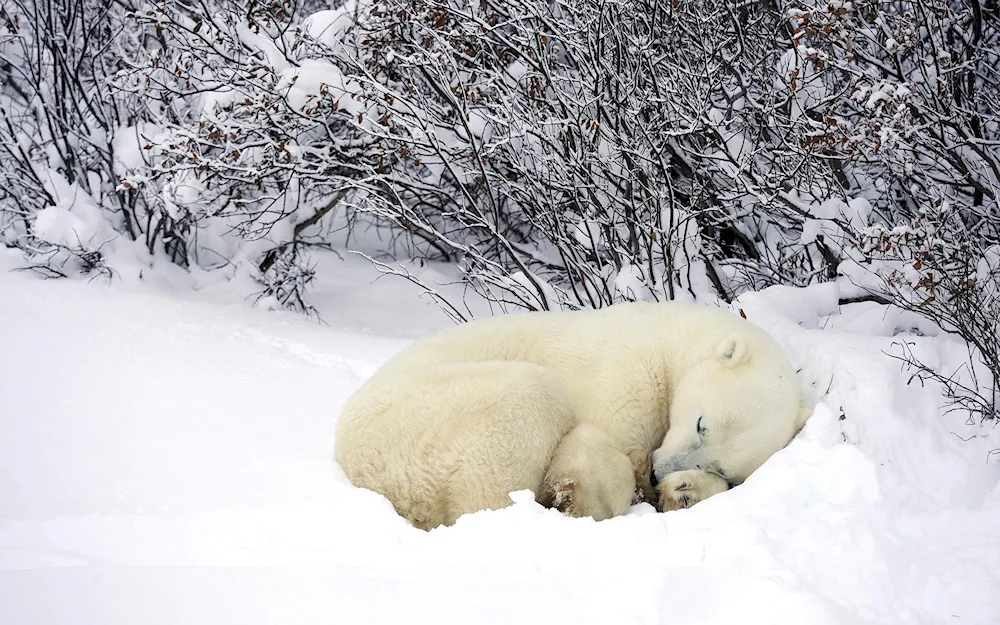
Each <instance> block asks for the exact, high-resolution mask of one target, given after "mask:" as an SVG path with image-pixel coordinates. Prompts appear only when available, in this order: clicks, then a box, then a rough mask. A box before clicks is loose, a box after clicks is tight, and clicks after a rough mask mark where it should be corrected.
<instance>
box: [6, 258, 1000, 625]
mask: <svg viewBox="0 0 1000 625" xmlns="http://www.w3.org/2000/svg"><path fill="white" fill-rule="evenodd" d="M5 258H6V256H3V255H0V267H2V266H3V263H4V259H5ZM385 284H391V283H383V282H379V283H378V284H377V285H376V286H374V287H368V291H366V293H367V295H364V296H360V294H361V293H362V290H359V291H357V293H358V294H359V297H358V298H356V299H354V300H351V299H350V296H349V294H350V293H351V290H350V289H346V290H345V298H346V303H345V301H341V302H340V305H341V306H344V307H347V308H349V307H350V306H351V305H352V304H351V302H353V305H354V306H356V307H357V310H356V311H355V313H354V314H348V313H347V312H344V310H342V311H341V313H338V314H336V315H333V317H334V318H335V322H334V323H332V324H331V326H324V325H320V324H317V323H315V322H313V321H310V320H308V319H305V318H302V317H297V316H294V315H292V314H290V313H284V312H266V311H263V310H260V309H253V308H250V307H248V306H246V305H238V306H224V305H220V304H218V303H207V302H205V301H195V300H193V297H192V296H187V297H186V298H185V299H181V298H177V297H170V296H167V295H164V294H160V293H153V292H150V291H139V290H136V288H135V287H130V288H128V289H126V288H114V289H106V288H95V287H93V286H87V285H85V284H80V283H74V282H58V283H55V282H44V281H39V280H36V279H33V278H32V277H30V276H28V275H25V274H11V273H8V272H6V271H4V272H2V273H0V288H2V289H3V292H4V298H3V299H0V320H2V323H0V354H2V358H0V405H2V406H3V411H2V412H0V475H3V476H4V477H3V479H2V480H0V622H3V623H69V622H72V623H79V624H83V623H95V624H96V623H100V624H101V625H113V624H116V623H128V624H130V625H133V624H136V623H141V624H143V625H149V624H152V623H186V624H190V623H212V624H221V623H239V624H240V625H245V624H248V623H278V622H281V623H296V624H301V623H312V622H316V623H330V622H335V623H365V624H374V623H392V624H394V625H395V624H398V623H400V622H406V623H424V622H427V623H435V624H440V623H494V622H496V623H547V624H551V623H649V624H654V623H741V624H744V625H747V624H753V623H789V624H792V623H795V624H799V623H810V624H821V625H825V624H833V623H845V624H848V623H849V624H859V623H886V624H889V623H892V624H896V623H945V622H948V623H951V622H963V623H990V622H997V621H998V619H1000V598H998V596H997V594H996V592H995V591H996V588H997V584H998V579H997V576H998V566H997V563H998V562H1000V537H998V535H997V532H996V525H997V520H998V519H1000V489H998V481H1000V465H998V462H997V460H998V458H997V455H996V454H993V455H991V454H990V451H991V450H993V449H996V448H998V447H1000V430H994V429H991V428H988V427H984V428H980V427H979V426H978V425H966V424H965V423H964V421H963V418H962V416H961V415H958V414H952V415H944V416H943V415H942V414H941V410H940V409H939V408H938V406H939V404H940V403H941V398H940V396H939V395H937V394H936V392H935V390H934V389H933V388H930V387H927V388H921V387H919V385H914V384H910V385H907V378H908V375H907V374H906V373H905V372H902V371H900V368H899V365H898V363H897V362H896V361H893V360H892V359H890V358H888V357H887V356H885V355H884V354H883V352H884V351H889V350H890V349H891V346H892V341H893V340H898V339H899V338H901V337H903V336H905V338H907V340H911V341H914V342H915V343H916V348H917V349H920V350H923V352H922V353H927V354H933V355H935V356H936V357H937V358H939V361H940V363H941V366H942V367H950V366H953V365H954V364H955V363H956V360H955V359H957V358H959V357H960V355H961V350H955V349H953V348H954V347H955V344H954V343H952V342H950V340H949V339H946V338H943V337H915V336H907V335H899V336H895V337H894V336H892V334H894V333H895V330H893V332H892V333H890V332H889V329H888V326H886V325H885V324H884V323H882V322H879V321H878V320H877V319H875V318H874V317H873V316H872V313H873V311H872V309H871V305H851V306H846V307H843V308H838V307H837V305H836V287H834V286H824V287H821V288H816V289H806V290H794V289H771V290H768V291H765V292H763V293H757V294H748V295H746V296H744V297H743V298H742V299H741V300H740V302H739V306H740V307H741V308H742V309H743V310H744V312H745V313H746V314H747V316H748V317H749V318H750V319H751V320H752V321H755V322H757V323H760V324H761V325H762V326H764V327H765V328H767V329H769V330H770V331H772V332H773V333H774V334H775V335H776V336H777V337H778V338H779V340H780V341H781V342H782V343H783V344H785V345H786V346H787V348H788V349H789V352H790V353H791V355H792V358H793V360H794V362H795V363H796V365H797V366H798V367H800V368H801V369H802V376H803V379H805V380H806V381H807V382H809V383H811V385H812V388H813V389H814V394H815V398H816V400H817V401H818V406H817V410H816V414H815V416H814V417H813V418H812V419H811V420H810V422H809V424H808V425H807V427H806V428H805V430H804V431H803V432H802V433H801V434H800V436H799V437H798V438H797V439H796V440H795V441H793V443H792V444H791V445H790V446H789V447H788V448H787V449H785V450H783V451H782V452H780V453H779V454H777V455H776V456H774V457H773V458H772V459H771V460H770V461H769V462H767V463H766V464H765V465H764V466H763V467H762V468H761V469H760V470H759V471H757V472H756V473H755V474H754V475H753V476H751V478H750V479H749V480H748V481H747V482H746V483H745V484H744V485H742V486H740V487H738V488H736V489H734V490H732V491H730V492H729V493H725V494H723V495H720V496H717V497H714V498H712V499H710V500H708V501H705V502H703V503H701V504H699V505H697V506H695V507H694V508H692V509H690V510H681V511H677V512H671V513H668V514H657V513H655V511H653V509H652V508H651V507H649V506H648V505H645V504H643V505H639V506H635V507H634V508H633V510H632V511H631V513H630V514H629V515H627V516H625V517H621V518H617V519H612V520H609V521H606V522H602V523H594V522H593V521H590V520H588V519H569V518H565V517H562V516H560V515H559V514H557V513H555V512H554V511H551V510H545V509H542V508H541V507H539V506H538V505H536V504H535V503H534V501H533V499H532V497H531V496H530V494H528V493H516V494H515V497H516V499H517V501H518V503H517V504H516V505H514V506H512V507H510V508H508V509H506V510H501V511H496V512H484V513H479V514H475V515H470V516H466V517H464V518H462V519H461V520H460V521H459V522H458V524H457V525H456V526H455V527H452V528H442V529H438V530H435V531H432V532H429V533H424V532H421V531H419V530H415V529H413V528H411V527H409V526H408V525H407V524H406V523H405V522H404V521H402V520H401V519H400V518H399V517H397V516H396V515H395V514H394V512H393V510H392V508H391V506H390V505H389V504H388V503H387V502H386V501H385V500H384V499H383V498H381V497H380V496H378V495H375V494H374V493H371V492H367V491H362V490H359V489H356V488H354V487H352V486H351V485H350V484H349V483H347V481H346V480H345V478H344V477H343V475H342V473H341V472H340V470H339V469H338V467H337V466H336V464H335V463H334V462H333V460H332V449H333V433H334V428H335V422H336V418H337V414H338V410H339V406H340V405H341V403H342V402H343V401H344V399H345V398H346V397H347V396H348V394H349V393H350V392H351V391H352V390H353V389H354V388H356V387H357V386H358V385H359V384H360V383H361V382H362V380H364V379H365V378H366V377H367V376H368V375H370V374H371V372H372V371H373V370H374V369H375V368H376V367H377V366H378V365H379V364H380V363H381V362H383V361H384V360H385V359H386V358H388V357H390V356H391V355H392V354H393V353H395V352H396V351H397V350H399V349H401V348H402V347H403V346H404V345H405V344H406V343H407V341H406V340H402V339H388V338H379V337H378V336H373V335H371V334H367V335H366V334H362V333H360V332H358V331H357V330H351V329H350V326H351V324H357V325H361V324H364V325H366V326H369V327H368V329H367V330H366V331H368V332H374V333H376V334H378V333H382V334H387V335H388V334H392V335H398V334H399V328H398V323H399V319H400V318H405V317H406V315H409V317H410V318H412V319H413V323H419V324H421V325H420V326H419V327H420V328H421V329H420V333H426V332H427V331H429V330H430V329H431V326H433V325H434V324H439V325H440V326H443V325H445V324H447V323H448V322H447V321H446V319H445V318H444V316H443V315H441V316H440V317H435V321H433V322H431V321H429V319H430V317H427V316H426V314H427V313H426V312H424V309H419V308H418V307H412V306H407V305H404V302H406V301H414V302H415V301H417V300H415V299H413V298H410V297H406V296H400V293H399V292H396V291H394V289H395V287H391V286H385ZM379 293H381V295H379ZM393 295H395V297H393ZM199 297H202V298H204V299H207V298H208V297H210V294H209V293H202V294H201V295H199ZM321 301H325V300H322V298H321ZM331 301H332V300H331ZM389 302H392V303H393V304H394V306H393V307H392V308H394V311H393V313H394V314H396V315H397V317H390V316H387V315H388V313H386V312H384V309H388V308H390V307H389V306H388V305H387V303H389ZM327 303H329V302H327ZM331 305H332V304H331ZM372 313H378V314H372ZM904 325H905V324H904ZM970 436H972V438H971V439H969V440H968V441H966V442H963V441H962V440H960V437H961V438H968V437H970Z"/></svg>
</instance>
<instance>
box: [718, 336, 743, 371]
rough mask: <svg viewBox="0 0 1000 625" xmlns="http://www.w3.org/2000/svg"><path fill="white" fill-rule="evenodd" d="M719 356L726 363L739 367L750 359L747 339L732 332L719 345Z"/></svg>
mask: <svg viewBox="0 0 1000 625" xmlns="http://www.w3.org/2000/svg"><path fill="white" fill-rule="evenodd" d="M717 354H718V357H719V360H721V361H722V362H723V363H724V364H725V365H727V366H729V367H737V366H739V365H742V364H744V363H746V362H747V361H749V360H750V350H749V349H748V348H747V341H746V339H745V338H743V336H741V335H739V334H730V335H729V336H727V337H726V338H725V339H723V341H722V343H720V344H719V347H718V352H717Z"/></svg>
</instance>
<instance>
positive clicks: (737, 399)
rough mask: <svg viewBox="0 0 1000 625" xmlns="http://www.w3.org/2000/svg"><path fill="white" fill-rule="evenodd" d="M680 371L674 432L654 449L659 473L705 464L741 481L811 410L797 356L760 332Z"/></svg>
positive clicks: (737, 337) (736, 337) (718, 347)
mask: <svg viewBox="0 0 1000 625" xmlns="http://www.w3.org/2000/svg"><path fill="white" fill-rule="evenodd" d="M677 378H678V379H677V380H676V381H675V384H674V389H673V392H672V398H671V404H670V423H669V428H668V430H667V435H666V436H665V437H664V439H663V444H662V445H660V448H659V449H657V450H656V451H655V452H654V453H653V478H654V480H655V481H661V480H662V479H663V477H664V476H665V475H667V474H669V473H673V472H675V471H686V470H692V469H700V470H702V471H706V472H708V473H714V474H716V475H718V476H719V477H722V478H723V479H725V480H726V481H727V482H729V484H730V486H734V485H736V484H740V483H742V482H743V481H744V480H745V479H746V478H747V477H748V476H749V475H750V474H751V473H753V472H754V471H755V470H756V469H757V468H758V467H760V466H761V465H762V464H764V461H765V460H767V459H768V458H769V457H771V455H773V454H774V453H775V452H777V451H778V450H780V449H782V448H783V447H785V445H787V444H788V443H789V441H791V439H792V438H793V437H794V436H795V434H796V433H797V432H798V431H799V429H801V427H802V426H803V424H804V423H805V420H806V419H807V418H808V416H809V411H808V410H806V409H805V408H804V407H803V406H802V405H801V403H800V401H801V400H800V396H801V391H800V387H799V382H798V380H797V379H796V376H795V371H794V369H793V368H792V365H791V363H790V362H789V361H788V359H787V357H786V356H785V354H784V352H783V351H782V350H781V348H780V346H778V344H777V343H776V342H775V341H773V339H771V338H770V337H769V336H760V335H759V333H757V332H754V333H734V334H732V335H730V336H727V337H726V338H724V339H723V340H722V341H721V342H719V343H717V344H715V345H714V346H713V347H712V348H711V349H710V350H709V353H708V354H707V355H706V357H704V358H702V359H701V360H700V361H699V362H697V363H696V364H694V365H693V366H689V367H686V368H685V370H684V371H683V372H682V373H681V374H680V375H679V376H677Z"/></svg>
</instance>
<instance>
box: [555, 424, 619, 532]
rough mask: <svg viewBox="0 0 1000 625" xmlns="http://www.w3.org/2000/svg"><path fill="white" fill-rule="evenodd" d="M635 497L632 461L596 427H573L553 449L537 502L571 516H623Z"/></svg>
mask: <svg viewBox="0 0 1000 625" xmlns="http://www.w3.org/2000/svg"><path fill="white" fill-rule="evenodd" d="M635 494H636V481H635V469H634V467H633V464H632V461H631V460H629V457H628V456H626V455H625V454H624V453H622V452H621V451H619V450H618V449H617V448H616V447H615V446H614V443H613V441H612V440H611V438H610V437H608V435H607V434H605V433H604V432H603V431H602V430H601V429H600V428H598V427H597V426H594V425H591V424H588V423H584V424H581V425H578V426H577V427H575V428H573V430H572V431H571V432H570V433H569V434H567V435H566V436H565V438H563V440H562V442H560V443H559V447H558V448H557V449H556V453H555V455H554V456H553V458H552V464H551V465H550V466H549V469H548V471H547V472H546V475H545V480H544V481H543V483H542V490H541V493H539V495H538V497H537V501H538V502H539V503H541V504H542V505H544V506H547V507H551V508H556V509H557V510H560V511H561V512H563V513H565V514H567V515H569V516H573V517H592V518H593V519H594V520H596V521H603V520H604V519H609V518H611V517H614V516H619V515H622V514H625V513H626V512H627V511H628V509H629V506H631V505H632V503H633V501H634V498H635Z"/></svg>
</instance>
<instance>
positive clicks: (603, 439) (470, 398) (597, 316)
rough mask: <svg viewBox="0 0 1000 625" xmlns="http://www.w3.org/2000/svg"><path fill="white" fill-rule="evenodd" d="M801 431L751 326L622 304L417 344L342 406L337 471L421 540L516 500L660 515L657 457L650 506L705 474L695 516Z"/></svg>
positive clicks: (780, 357)
mask: <svg viewBox="0 0 1000 625" xmlns="http://www.w3.org/2000/svg"><path fill="white" fill-rule="evenodd" d="M699 416H703V420H702V421H703V424H704V425H707V427H708V430H707V432H708V433H707V435H706V436H705V438H704V439H702V438H701V437H699V436H697V431H696V422H697V419H698V417H699ZM798 416H799V387H798V384H797V383H796V381H795V378H794V372H793V370H792V368H791V365H790V364H789V363H788V360H787V358H786V357H785V355H784V353H783V352H782V350H781V348H780V347H779V346H778V345H777V343H776V342H775V341H774V340H773V339H771V338H770V337H769V336H768V335H766V334H765V333H764V332H763V331H761V330H760V329H758V328H757V327H756V326H754V325H752V324H750V323H749V322H747V321H745V320H744V319H742V318H740V317H739V316H738V315H735V314H733V313H731V312H729V311H723V310H719V309H715V308H710V307H707V306H699V305H692V304H680V303H632V304H619V305H616V306H612V307H610V308H605V309H601V310H588V311H576V312H544V313H529V314H523V315H514V316H504V317H494V318H489V319H484V320H479V321H474V322H471V323H467V324H464V325H461V326H458V327H456V328H453V329H450V330H446V331H444V332H441V333H439V334H436V335H434V336H431V337H428V338H426V339H424V340H422V341H418V342H417V343H415V344H413V345H412V346H410V347H409V348H407V349H405V350H404V351H402V352H401V353H400V354H398V355H397V356H396V357H395V358H393V359H392V360H391V361H389V362H388V363H386V365H385V366H383V367H382V368H381V369H380V370H379V371H378V372H376V373H375V375H374V376H372V378H371V379H369V380H368V381H367V382H366V383H365V384H364V385H363V386H362V388H361V389H359V390H358V391H357V392H356V393H355V394H354V395H353V396H351V398H350V399H349V400H348V402H347V403H346V404H345V406H344V409H343V413H342V415H341V418H340V422H339V424H338V427H337V440H336V459H337V461H338V462H339V463H340V465H341V466H342V467H343V469H344V471H345V473H346V474H347V476H348V478H349V479H350V480H351V481H352V482H353V483H354V484H355V485H357V486H360V487H363V488H368V489H371V490H374V491H376V492H378V493H381V494H382V495H384V496H385V497H386V498H388V499H389V501H390V502H392V504H393V506H394V507H395V508H396V510H397V512H399V514H401V515H402V516H404V517H406V518H407V519H409V520H410V521H411V522H412V523H413V524H414V525H416V526H417V527H421V528H425V529H430V528H433V527H436V526H438V525H442V524H443V525H450V524H452V523H454V522H455V520H456V519H457V518H458V517H459V516H460V515H462V514H465V513H469V512H475V511H477V510H482V509H496V508H501V507H504V506H506V505H509V504H510V499H509V497H508V493H510V492H511V491H515V490H524V489H527V490H531V491H533V492H535V493H537V494H538V499H539V501H542V502H544V503H546V504H548V505H553V506H555V507H557V508H559V509H561V510H563V511H565V512H567V513H569V514H573V515H576V516H591V517H594V518H595V519H598V520H600V519H604V518H609V517H611V516H616V515H619V514H622V513H624V512H625V511H626V510H627V509H628V507H629V505H630V504H631V503H633V501H635V499H636V497H637V496H641V497H645V498H646V499H647V500H650V501H655V500H656V498H657V497H658V496H657V493H655V492H654V491H653V489H652V487H651V485H650V474H651V454H652V452H653V450H654V449H657V447H659V449H658V450H657V452H656V456H655V458H654V462H655V464H656V471H657V477H659V478H661V491H662V489H663V488H665V487H666V485H670V486H671V487H675V486H677V485H679V484H680V483H681V482H678V484H674V482H675V481H677V480H674V479H672V478H671V479H664V478H666V477H667V476H666V475H665V474H664V473H663V472H664V471H666V470H667V469H668V468H670V469H671V470H675V471H680V470H694V471H695V472H702V473H704V472H705V471H708V473H705V475H708V476H709V478H710V479H705V480H700V479H699V480H687V481H689V482H692V483H694V482H698V485H696V486H697V488H696V489H695V490H696V491H697V492H694V491H692V492H691V493H688V495H689V496H688V500H689V501H697V500H699V499H703V498H705V497H707V496H710V495H712V494H715V493H716V492H719V489H720V486H719V484H720V482H721V484H726V482H727V480H728V481H731V482H734V483H738V482H740V481H742V480H743V479H745V478H746V476H747V475H749V474H750V472H752V471H753V470H754V469H756V468H757V467H758V466H759V465H760V464H761V463H763V461H764V460H765V459H766V458H767V457H769V456H770V455H771V454H773V453H774V452H776V451H778V450H779V449H781V448H782V447H784V446H785V445H786V444H787V443H788V441H789V440H790V439H791V438H792V436H793V435H794V434H795V432H796V431H797V428H798V427H799V426H800V425H801V423H800V422H799V421H798ZM668 424H669V425H670V433H669V435H667V436H666V439H664V434H665V433H666V432H667V427H668ZM696 438H697V440H696ZM661 442H662V443H663V444H662V446H661ZM698 460H701V461H702V462H701V463H699V462H697V461H698ZM688 465H691V466H688ZM695 465H700V467H701V468H697V467H696V466H695ZM674 467H676V468H674ZM719 469H722V470H724V471H726V473H727V479H726V480H721V479H720V478H717V477H716V476H714V475H712V472H717V471H718V470H719ZM730 472H731V473H730ZM702 482H704V484H705V485H704V486H702V485H700V484H701V483H702ZM689 487H690V485H689ZM689 489H690V488H689ZM637 493H638V494H637ZM659 497H660V498H661V499H663V500H664V501H672V499H671V497H673V491H671V492H669V493H668V492H666V491H662V492H661V493H660V495H659ZM679 498H680V497H678V499H679Z"/></svg>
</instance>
